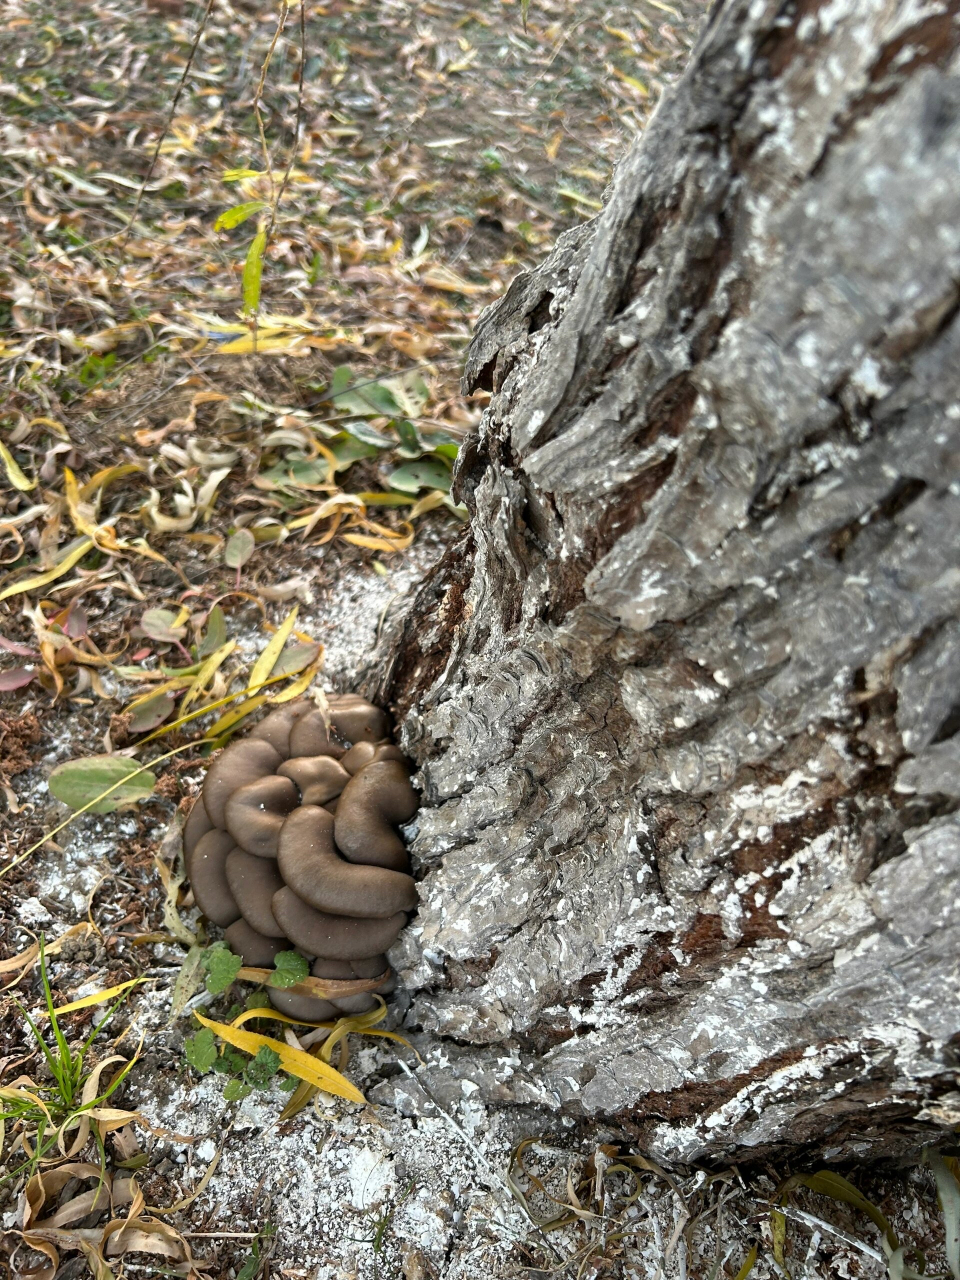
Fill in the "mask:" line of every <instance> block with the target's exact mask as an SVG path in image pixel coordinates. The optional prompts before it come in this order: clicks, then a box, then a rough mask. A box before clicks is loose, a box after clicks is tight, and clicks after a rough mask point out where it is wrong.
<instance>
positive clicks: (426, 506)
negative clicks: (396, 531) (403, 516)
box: [409, 489, 447, 520]
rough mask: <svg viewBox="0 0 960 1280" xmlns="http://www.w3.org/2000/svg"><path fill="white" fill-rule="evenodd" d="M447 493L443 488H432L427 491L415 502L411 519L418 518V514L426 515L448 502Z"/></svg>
mask: <svg viewBox="0 0 960 1280" xmlns="http://www.w3.org/2000/svg"><path fill="white" fill-rule="evenodd" d="M446 499H447V495H446V494H445V493H444V492H443V490H442V489H431V491H430V492H429V493H425V494H424V495H423V497H422V498H420V499H419V501H417V502H416V503H414V505H413V508H412V510H411V511H410V513H409V515H410V519H411V520H416V518H417V516H422V515H425V514H426V512H428V511H433V510H434V509H435V508H436V507H442V506H443V504H444V502H446Z"/></svg>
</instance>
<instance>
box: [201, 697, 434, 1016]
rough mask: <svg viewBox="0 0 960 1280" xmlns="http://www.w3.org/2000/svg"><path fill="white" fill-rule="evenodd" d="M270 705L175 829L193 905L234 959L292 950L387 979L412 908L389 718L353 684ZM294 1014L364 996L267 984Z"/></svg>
mask: <svg viewBox="0 0 960 1280" xmlns="http://www.w3.org/2000/svg"><path fill="white" fill-rule="evenodd" d="M329 704H330V716H329V723H328V722H327V720H326V719H325V717H324V715H323V714H322V713H321V712H320V711H319V710H318V709H317V708H315V707H314V705H313V704H312V703H311V702H307V701H305V700H304V701H300V702H295V703H291V704H289V705H288V706H285V707H281V708H280V709H279V710H277V711H273V712H271V714H270V715H268V716H267V717H266V719H265V720H263V721H262V722H261V723H260V724H259V725H258V726H257V727H256V729H254V730H253V732H252V733H251V734H250V735H249V736H248V737H246V738H244V739H243V740H242V741H240V742H235V743H232V744H231V745H230V746H229V747H227V749H226V750H225V751H224V752H223V754H222V755H221V756H220V757H219V758H218V759H217V760H216V761H215V762H214V764H213V765H211V767H210V769H209V771H208V773H207V776H206V779H205V781H204V784H203V790H202V791H201V794H200V795H199V796H198V797H197V800H196V802H195V803H194V806H193V808H192V810H191V811H190V814H189V816H188V818H187V821H186V824H185V826H184V832H183V842H184V852H185V857H186V868H187V875H188V877H189V879H190V883H191V885H192V887H193V894H194V898H195V899H196V902H197V905H198V906H199V907H200V910H201V911H202V912H203V913H204V915H205V916H207V918H208V919H209V920H211V921H212V922H213V923H214V924H217V925H220V927H221V928H223V929H224V934H225V937H226V940H227V942H228V944H229V946H230V947H231V948H232V950H233V951H235V952H236V953H237V954H238V955H240V956H241V958H242V959H243V962H244V964H246V965H249V966H253V967H257V968H269V967H271V966H272V965H273V962H274V959H275V957H276V955H277V954H278V953H279V952H281V951H285V950H291V949H296V950H298V951H300V952H301V953H302V954H303V955H304V956H305V957H306V958H307V959H308V960H311V961H312V962H313V965H312V970H311V972H312V974H313V976H314V977H317V978H321V979H327V980H329V981H356V980H369V979H373V978H376V977H379V976H380V975H381V974H385V973H386V974H387V976H386V977H385V978H384V981H383V982H382V983H381V984H380V985H379V986H378V987H377V990H378V991H380V992H383V993H385V992H387V991H390V990H392V989H393V976H392V974H389V973H388V964H387V960H386V956H385V954H384V953H385V952H386V951H387V949H388V948H389V947H391V946H392V945H393V943H394V942H395V941H396V939H397V936H398V935H399V933H400V930H401V929H402V928H403V926H404V924H405V923H406V921H407V915H408V913H409V912H410V911H412V910H413V909H414V908H415V907H416V903H417V890H416V885H415V884H414V880H413V877H412V876H411V875H410V863H409V858H408V856H407V851H406V848H405V846H404V843H403V841H402V839H401V838H400V836H399V834H398V833H397V831H396V826H397V825H398V824H400V823H404V822H407V821H409V819H410V818H412V817H413V815H414V813H415V812H416V810H417V796H416V792H415V791H414V789H413V787H412V786H411V784H410V776H409V764H408V762H407V760H406V758H405V757H404V755H403V753H402V752H401V751H400V750H399V749H398V748H397V747H395V746H394V745H393V743H391V742H390V741H389V739H388V734H389V728H390V726H389V723H388V721H387V718H386V716H385V715H384V713H383V712H382V711H380V710H379V709H378V708H377V707H374V706H372V705H371V704H370V703H369V702H365V701H364V700H363V699H362V698H360V697H358V696H357V695H356V694H345V695H341V696H331V697H330V699H329ZM268 994H269V996H270V999H271V1001H272V1002H273V1003H274V1005H275V1006H276V1007H277V1008H278V1009H280V1010H281V1011H282V1012H284V1013H288V1014H289V1015H291V1016H292V1017H296V1018H304V1019H306V1020H308V1021H321V1020H323V1019H325V1018H329V1017H331V1016H337V1015H338V1014H340V1013H358V1012H362V1011H363V1010H365V1009H367V1008H369V1007H371V1006H372V1005H373V1003H374V1000H373V997H372V995H371V994H369V993H364V994H362V995H352V996H344V997H339V998H337V999H336V1000H321V999H316V998H313V997H311V996H304V995H300V994H296V993H293V992H289V991H284V990H279V989H276V988H268Z"/></svg>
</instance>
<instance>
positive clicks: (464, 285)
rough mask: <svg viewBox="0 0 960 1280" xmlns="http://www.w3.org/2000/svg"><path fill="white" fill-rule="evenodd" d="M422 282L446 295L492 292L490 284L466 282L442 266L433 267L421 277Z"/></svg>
mask: <svg viewBox="0 0 960 1280" xmlns="http://www.w3.org/2000/svg"><path fill="white" fill-rule="evenodd" d="M420 282H421V284H425V285H429V286H430V288H431V289H441V290H443V292H444V293H462V294H464V295H465V296H468V295H470V294H474V293H489V292H490V286H489V285H488V284H471V283H470V281H469V280H464V278H463V276H460V275H457V273H456V272H455V271H452V270H451V269H450V268H449V267H445V266H443V265H442V264H440V265H438V266H435V267H431V268H430V270H429V271H427V272H425V273H424V275H422V276H421V277H420Z"/></svg>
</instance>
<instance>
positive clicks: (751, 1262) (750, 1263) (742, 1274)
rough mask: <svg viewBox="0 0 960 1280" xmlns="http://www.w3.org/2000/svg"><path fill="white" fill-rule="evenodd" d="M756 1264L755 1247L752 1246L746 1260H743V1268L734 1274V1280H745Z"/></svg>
mask: <svg viewBox="0 0 960 1280" xmlns="http://www.w3.org/2000/svg"><path fill="white" fill-rule="evenodd" d="M756 1263H757V1246H756V1245H754V1246H753V1248H752V1249H751V1250H750V1252H749V1253H748V1254H747V1256H746V1258H744V1260H743V1266H742V1267H741V1268H740V1270H739V1271H738V1272H737V1274H736V1278H735V1280H747V1276H748V1275H749V1274H750V1272H751V1271H752V1270H753V1268H754V1267H755V1266H756Z"/></svg>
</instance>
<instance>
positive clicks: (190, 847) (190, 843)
mask: <svg viewBox="0 0 960 1280" xmlns="http://www.w3.org/2000/svg"><path fill="white" fill-rule="evenodd" d="M213 829H214V827H213V823H212V822H211V821H210V817H209V815H208V813H207V811H206V809H205V808H204V807H203V797H202V796H197V798H196V800H194V802H193V808H192V809H191V810H190V812H189V813H188V814H187V820H186V822H185V823H184V824H183V852H184V856H185V857H187V858H189V857H190V854H191V853H193V851H194V849H195V848H196V845H197V841H198V840H199V839H200V837H201V836H205V835H206V834H207V832H208V831H213Z"/></svg>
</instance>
